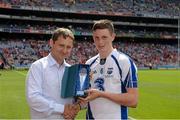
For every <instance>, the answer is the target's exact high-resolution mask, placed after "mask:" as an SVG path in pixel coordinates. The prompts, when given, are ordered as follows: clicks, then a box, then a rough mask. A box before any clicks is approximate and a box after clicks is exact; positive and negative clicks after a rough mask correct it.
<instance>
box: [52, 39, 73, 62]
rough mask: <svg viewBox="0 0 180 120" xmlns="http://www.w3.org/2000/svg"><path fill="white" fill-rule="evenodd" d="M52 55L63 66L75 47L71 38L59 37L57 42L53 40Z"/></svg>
mask: <svg viewBox="0 0 180 120" xmlns="http://www.w3.org/2000/svg"><path fill="white" fill-rule="evenodd" d="M50 45H51V54H52V56H53V57H54V59H55V60H56V61H57V62H58V63H59V64H61V63H62V62H63V61H64V59H65V58H67V57H68V56H69V55H70V53H71V50H72V47H73V40H72V39H71V38H70V37H66V38H64V37H62V36H59V37H58V39H57V40H56V41H53V40H51V41H50Z"/></svg>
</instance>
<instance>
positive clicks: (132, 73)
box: [124, 59, 138, 88]
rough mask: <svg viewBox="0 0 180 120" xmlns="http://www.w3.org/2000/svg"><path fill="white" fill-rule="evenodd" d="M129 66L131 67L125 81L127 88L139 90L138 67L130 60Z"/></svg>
mask: <svg viewBox="0 0 180 120" xmlns="http://www.w3.org/2000/svg"><path fill="white" fill-rule="evenodd" d="M129 64H130V66H129V69H128V72H127V75H126V77H125V81H124V82H125V86H126V87H127V88H137V81H138V77H137V67H136V65H135V63H134V62H133V61H132V60H131V59H129Z"/></svg>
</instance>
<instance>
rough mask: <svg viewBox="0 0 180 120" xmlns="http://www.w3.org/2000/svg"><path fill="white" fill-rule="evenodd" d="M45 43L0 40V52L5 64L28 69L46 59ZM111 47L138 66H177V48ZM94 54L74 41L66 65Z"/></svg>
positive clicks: (152, 45) (148, 45)
mask: <svg viewBox="0 0 180 120" xmlns="http://www.w3.org/2000/svg"><path fill="white" fill-rule="evenodd" d="M49 48H50V47H49V44H48V41H43V40H25V39H24V40H0V51H1V52H2V54H3V56H4V57H5V59H6V62H7V63H9V64H10V65H12V66H14V67H29V66H30V65H31V63H32V62H34V61H35V60H37V59H39V58H42V57H44V56H47V55H48V53H49V50H50V49H49ZM114 48H116V49H118V50H119V51H121V52H124V53H126V54H127V55H129V56H131V57H132V59H134V61H135V62H136V64H137V66H138V67H141V68H142V67H149V66H152V67H157V66H163V65H170V66H176V65H177V64H178V63H177V61H178V55H177V54H178V52H177V46H176V45H168V44H157V43H137V42H121V41H119V42H118V41H116V42H114ZM96 54H97V50H96V48H95V46H94V44H93V42H92V41H88V40H86V41H85V40H84V41H82V40H81V41H80V40H79V41H76V42H75V45H74V48H73V51H72V54H71V56H70V58H68V59H67V61H68V63H70V64H75V63H84V62H85V61H86V60H87V59H89V58H91V57H92V56H94V55H96Z"/></svg>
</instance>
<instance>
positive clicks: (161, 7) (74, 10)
mask: <svg viewBox="0 0 180 120" xmlns="http://www.w3.org/2000/svg"><path fill="white" fill-rule="evenodd" d="M179 10H180V3H179V2H178V1H176V0H163V1H162V0H126V1H125V0H49V1H47V0H1V1H0V11H1V13H0V35H1V38H0V53H1V57H0V58H1V59H0V62H1V63H4V65H5V66H4V67H5V68H12V67H15V68H28V67H29V66H30V65H31V63H32V62H34V61H35V60H37V59H39V58H41V57H44V56H46V55H47V54H48V52H49V48H50V47H49V45H48V40H49V39H50V37H51V33H52V31H53V30H54V29H56V28H58V27H69V28H70V29H72V31H73V32H74V33H75V37H76V43H75V45H74V49H73V52H72V55H71V56H70V58H68V59H67V61H68V62H69V63H70V64H75V63H84V62H85V61H86V60H87V59H89V58H90V57H92V56H94V55H95V54H97V51H96V49H95V46H94V44H93V41H92V37H91V34H92V33H91V26H92V24H93V21H94V20H97V19H111V20H112V21H113V22H114V24H115V31H116V34H117V37H116V40H115V41H114V47H115V48H117V49H118V50H119V51H122V52H125V53H126V54H127V55H129V56H131V57H132V58H133V59H134V60H135V62H136V64H137V65H138V67H139V68H142V69H147V68H154V69H155V68H156V69H158V68H178V67H179V64H180V61H178V60H180V56H178V18H179V15H180V12H178V11H179Z"/></svg>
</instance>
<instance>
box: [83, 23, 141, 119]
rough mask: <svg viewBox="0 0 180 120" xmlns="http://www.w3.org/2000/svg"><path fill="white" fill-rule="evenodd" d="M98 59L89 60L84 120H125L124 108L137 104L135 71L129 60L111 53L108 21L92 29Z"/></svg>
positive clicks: (110, 32) (117, 52)
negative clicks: (85, 118) (86, 105)
mask: <svg viewBox="0 0 180 120" xmlns="http://www.w3.org/2000/svg"><path fill="white" fill-rule="evenodd" d="M92 30H93V39H94V43H95V45H96V48H97V50H98V52H99V54H98V55H96V56H94V57H92V58H91V59H89V60H88V61H87V62H86V64H89V65H90V67H91V72H92V76H91V77H92V79H91V89H90V90H88V91H87V92H88V94H89V95H88V97H87V98H85V99H84V100H85V101H89V103H88V110H87V116H86V117H87V119H127V118H128V109H127V107H136V106H137V103H138V89H137V68H136V65H135V64H134V62H133V61H132V59H131V58H129V57H128V56H127V55H125V54H123V53H121V52H119V51H117V50H116V49H113V46H112V42H113V40H114V39H115V33H114V26H113V23H112V22H111V21H109V20H99V21H96V22H95V24H94V25H93V28H92Z"/></svg>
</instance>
